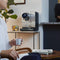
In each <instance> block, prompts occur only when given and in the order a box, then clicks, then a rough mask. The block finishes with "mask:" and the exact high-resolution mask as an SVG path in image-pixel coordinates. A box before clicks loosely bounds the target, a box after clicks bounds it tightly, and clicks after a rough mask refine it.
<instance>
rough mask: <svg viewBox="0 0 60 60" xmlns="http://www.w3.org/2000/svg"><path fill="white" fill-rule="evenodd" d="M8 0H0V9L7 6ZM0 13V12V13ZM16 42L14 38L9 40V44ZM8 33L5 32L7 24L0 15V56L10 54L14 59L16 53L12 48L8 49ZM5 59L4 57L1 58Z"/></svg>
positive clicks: (16, 55)
mask: <svg viewBox="0 0 60 60" xmlns="http://www.w3.org/2000/svg"><path fill="white" fill-rule="evenodd" d="M7 2H8V0H0V9H6V8H7ZM0 15H1V14H0ZM14 44H16V41H15V40H11V41H10V45H14ZM10 45H9V39H8V33H7V25H6V23H5V21H4V20H3V19H2V18H1V17H0V56H1V57H3V56H6V57H8V56H11V57H12V58H13V59H14V60H16V59H17V57H18V53H17V52H16V51H14V50H8V49H9V48H10ZM1 60H5V59H1Z"/></svg>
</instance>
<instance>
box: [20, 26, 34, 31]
mask: <svg viewBox="0 0 60 60" xmlns="http://www.w3.org/2000/svg"><path fill="white" fill-rule="evenodd" d="M20 31H34V28H33V27H31V28H30V27H23V28H22V29H20Z"/></svg>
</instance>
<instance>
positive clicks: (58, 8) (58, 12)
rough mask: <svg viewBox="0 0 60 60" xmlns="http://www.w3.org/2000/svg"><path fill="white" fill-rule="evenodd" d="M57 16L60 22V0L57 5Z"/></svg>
mask: <svg viewBox="0 0 60 60" xmlns="http://www.w3.org/2000/svg"><path fill="white" fill-rule="evenodd" d="M55 18H56V22H60V0H59V2H58V3H57V4H56V5H55Z"/></svg>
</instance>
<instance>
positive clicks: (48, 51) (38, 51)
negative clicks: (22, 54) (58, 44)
mask: <svg viewBox="0 0 60 60" xmlns="http://www.w3.org/2000/svg"><path fill="white" fill-rule="evenodd" d="M32 52H35V53H36V52H37V53H40V54H46V55H48V54H52V53H53V49H33V50H32Z"/></svg>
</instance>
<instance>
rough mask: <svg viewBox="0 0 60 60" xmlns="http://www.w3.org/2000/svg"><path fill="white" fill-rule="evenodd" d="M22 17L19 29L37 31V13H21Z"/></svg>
mask: <svg viewBox="0 0 60 60" xmlns="http://www.w3.org/2000/svg"><path fill="white" fill-rule="evenodd" d="M22 18H23V20H22V21H24V23H23V25H24V24H25V25H24V26H23V27H22V29H20V31H38V29H39V13H38V12H35V13H34V14H30V13H23V14H22Z"/></svg>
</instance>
